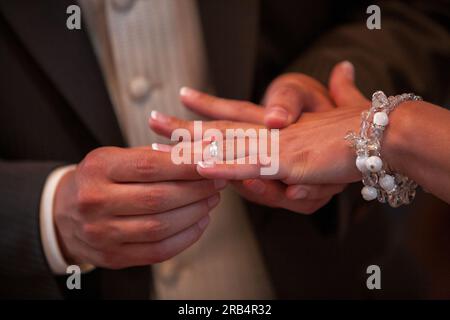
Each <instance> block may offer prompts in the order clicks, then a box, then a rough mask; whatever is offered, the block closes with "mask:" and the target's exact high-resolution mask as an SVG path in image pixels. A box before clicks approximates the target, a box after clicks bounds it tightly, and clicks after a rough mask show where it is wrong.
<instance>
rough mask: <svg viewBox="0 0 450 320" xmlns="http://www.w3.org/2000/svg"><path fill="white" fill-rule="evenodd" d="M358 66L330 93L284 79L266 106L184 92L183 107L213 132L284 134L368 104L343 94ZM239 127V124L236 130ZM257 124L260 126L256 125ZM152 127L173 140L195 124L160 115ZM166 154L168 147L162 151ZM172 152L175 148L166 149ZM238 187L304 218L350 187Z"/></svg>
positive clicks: (337, 77) (335, 78)
mask: <svg viewBox="0 0 450 320" xmlns="http://www.w3.org/2000/svg"><path fill="white" fill-rule="evenodd" d="M353 77H354V69H353V66H352V65H351V64H350V63H349V62H347V61H345V62H342V63H339V64H338V65H336V67H335V68H334V69H333V70H332V72H331V75H330V79H329V88H328V89H327V88H326V87H324V86H323V85H322V84H320V83H319V82H318V81H316V80H315V79H313V78H311V77H309V76H306V75H304V74H300V73H289V74H284V75H282V76H280V77H278V78H276V79H275V80H274V81H273V82H272V83H271V84H270V86H269V88H268V90H267V92H266V94H265V96H264V99H263V101H262V106H263V108H261V106H258V105H255V104H253V103H250V102H245V101H235V100H226V99H221V98H217V97H213V96H210V95H207V94H204V93H202V92H199V91H196V90H193V89H189V88H183V89H182V90H181V101H182V102H183V103H184V105H185V106H186V107H187V108H189V109H191V110H192V111H194V112H196V113H199V114H201V115H204V116H207V117H209V118H213V119H220V121H212V122H210V123H209V124H207V126H209V127H210V128H219V129H220V128H222V129H225V128H228V127H238V128H243V129H247V128H257V127H259V128H262V127H264V126H265V127H268V128H284V127H286V126H289V125H290V124H292V123H295V122H297V121H298V119H299V118H300V117H301V115H302V113H306V114H310V113H311V112H314V113H320V114H322V113H323V112H326V111H330V110H335V109H337V108H342V107H357V106H361V105H365V104H367V103H368V102H367V100H366V99H365V98H364V97H363V96H362V95H361V94H360V93H359V92H357V91H356V90H351V89H347V93H350V94H351V96H350V97H349V96H348V95H347V94H346V95H342V94H340V89H341V88H343V87H344V86H346V83H348V82H349V81H353ZM236 122H239V124H238V125H236ZM255 124H256V125H255ZM149 125H150V127H151V128H152V129H153V130H154V131H156V132H158V133H159V134H162V135H164V136H167V137H170V135H171V132H172V131H173V130H174V129H176V128H181V127H189V128H190V129H192V126H191V125H192V123H189V122H185V121H182V120H180V119H176V118H173V117H169V116H165V115H163V114H158V117H157V119H156V118H151V119H149ZM160 148H163V146H160ZM165 148H166V150H170V148H167V146H166V147H165ZM233 186H234V187H235V188H236V189H237V190H238V191H239V193H240V194H241V195H242V196H244V197H245V198H247V199H248V200H250V201H253V202H257V203H260V204H262V205H266V206H270V207H282V208H285V209H288V210H291V211H295V212H299V213H306V214H309V213H312V212H314V211H316V210H317V209H319V208H320V207H322V206H323V205H325V204H326V203H327V202H328V201H329V200H330V199H331V198H332V197H333V195H335V194H336V193H339V192H341V191H342V190H343V189H344V188H345V186H346V185H345V184H314V185H312V184H299V185H291V186H288V185H286V184H285V183H284V182H283V181H281V180H272V181H269V180H262V179H258V178H256V179H243V180H239V181H233Z"/></svg>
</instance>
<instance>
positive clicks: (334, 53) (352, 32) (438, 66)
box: [289, 0, 450, 107]
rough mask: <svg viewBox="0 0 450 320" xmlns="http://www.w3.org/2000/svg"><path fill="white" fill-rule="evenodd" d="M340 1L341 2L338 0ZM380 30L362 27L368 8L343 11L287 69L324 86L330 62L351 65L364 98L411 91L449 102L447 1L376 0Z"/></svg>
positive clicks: (448, 4)
mask: <svg viewBox="0 0 450 320" xmlns="http://www.w3.org/2000/svg"><path fill="white" fill-rule="evenodd" d="M339 3H340V2H339ZM378 5H379V7H380V9H381V29H380V30H369V29H368V28H367V26H366V19H367V18H368V17H369V14H367V13H366V8H367V6H360V7H358V8H353V13H350V11H351V10H350V8H349V9H348V12H349V13H348V15H347V18H345V19H344V20H343V21H342V23H340V24H338V25H337V26H336V27H334V28H331V29H330V31H328V32H327V33H325V34H324V35H323V36H321V37H320V38H319V39H317V41H315V42H314V43H313V45H312V46H311V47H310V48H309V49H308V50H307V52H306V53H305V54H303V55H302V56H301V57H299V58H298V60H296V61H295V62H294V63H293V64H292V65H291V66H290V68H289V71H296V72H303V73H305V74H309V75H311V76H313V77H315V78H317V79H319V80H321V81H322V82H323V83H324V84H326V83H327V81H328V75H329V72H330V70H331V68H332V67H333V65H334V64H336V63H337V62H340V61H342V60H349V61H351V62H352V63H353V64H354V65H355V69H356V84H357V85H358V87H359V88H360V89H361V90H362V91H363V93H364V94H365V95H366V96H368V97H369V96H370V95H371V94H372V93H373V92H374V91H376V90H384V91H385V92H386V93H387V94H389V95H393V94H399V93H403V92H414V93H416V94H419V95H421V96H423V98H424V99H425V100H427V101H430V102H433V103H436V104H440V105H443V104H444V105H445V104H447V107H448V103H449V100H450V96H449V91H450V90H448V89H449V82H448V70H449V69H450V32H449V29H448V22H449V21H450V12H449V11H450V1H442V0H441V1H381V2H378Z"/></svg>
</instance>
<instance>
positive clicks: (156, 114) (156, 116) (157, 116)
mask: <svg viewBox="0 0 450 320" xmlns="http://www.w3.org/2000/svg"><path fill="white" fill-rule="evenodd" d="M150 118H152V119H153V120H155V121H158V122H161V123H167V122H169V117H168V116H166V115H165V114H162V113H161V112H158V111H156V110H153V111H152V112H151V113H150Z"/></svg>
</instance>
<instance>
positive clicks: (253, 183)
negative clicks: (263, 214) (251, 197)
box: [244, 179, 266, 194]
mask: <svg viewBox="0 0 450 320" xmlns="http://www.w3.org/2000/svg"><path fill="white" fill-rule="evenodd" d="M244 185H245V187H246V188H247V189H249V190H250V191H251V192H253V193H256V194H263V193H264V191H265V190H266V185H265V184H264V182H262V181H261V180H258V179H251V180H246V181H245V182H244Z"/></svg>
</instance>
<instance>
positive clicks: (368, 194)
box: [361, 186, 378, 201]
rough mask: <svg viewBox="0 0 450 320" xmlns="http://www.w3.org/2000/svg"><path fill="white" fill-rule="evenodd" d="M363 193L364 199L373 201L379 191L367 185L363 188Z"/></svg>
mask: <svg viewBox="0 0 450 320" xmlns="http://www.w3.org/2000/svg"><path fill="white" fill-rule="evenodd" d="M361 195H362V197H363V199H364V200H366V201H371V200H374V199H376V198H377V197H378V191H377V189H375V188H374V187H368V186H365V187H364V188H362V189H361Z"/></svg>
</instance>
